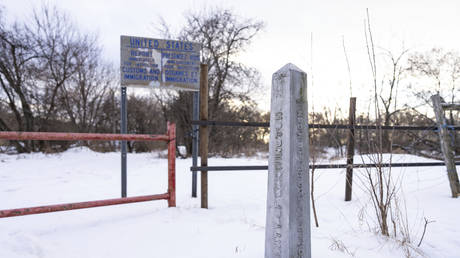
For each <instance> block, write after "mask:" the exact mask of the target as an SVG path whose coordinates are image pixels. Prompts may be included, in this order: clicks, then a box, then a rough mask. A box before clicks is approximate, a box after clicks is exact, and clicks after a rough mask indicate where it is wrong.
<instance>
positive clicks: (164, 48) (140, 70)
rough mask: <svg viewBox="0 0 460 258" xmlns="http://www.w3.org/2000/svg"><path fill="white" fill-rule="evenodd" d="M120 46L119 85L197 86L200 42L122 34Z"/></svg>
mask: <svg viewBox="0 0 460 258" xmlns="http://www.w3.org/2000/svg"><path fill="white" fill-rule="evenodd" d="M120 48H121V59H120V71H121V85H122V86H135V87H144V88H169V89H181V90H191V91H198V90H199V89H200V51H201V45H200V44H198V43H193V42H186V41H178V40H165V39H152V38H143V37H133V36H121V37H120Z"/></svg>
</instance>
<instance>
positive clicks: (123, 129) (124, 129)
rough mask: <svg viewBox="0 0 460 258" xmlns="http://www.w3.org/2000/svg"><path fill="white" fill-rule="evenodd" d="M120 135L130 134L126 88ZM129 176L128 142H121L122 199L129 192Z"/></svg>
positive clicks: (122, 92)
mask: <svg viewBox="0 0 460 258" xmlns="http://www.w3.org/2000/svg"><path fill="white" fill-rule="evenodd" d="M120 107H121V110H120V116H121V124H120V133H121V134H126V133H127V132H128V125H127V124H128V123H127V108H126V87H121V104H120ZM126 181H127V176H126V141H121V197H123V198H124V197H126V192H127V182H126Z"/></svg>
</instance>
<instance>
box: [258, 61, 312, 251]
mask: <svg viewBox="0 0 460 258" xmlns="http://www.w3.org/2000/svg"><path fill="white" fill-rule="evenodd" d="M268 161H269V162H268V194H267V221H266V227H265V257H266V258H272V257H273V258H275V257H276V258H278V257H279V258H290V257H302V258H310V257H311V240H310V238H311V235H310V198H309V196H308V194H309V192H310V184H309V176H308V173H309V169H308V166H309V162H308V112H307V74H306V73H304V72H303V71H302V70H300V69H299V68H297V67H296V66H295V65H293V64H287V65H285V66H284V67H283V68H281V69H280V70H279V71H277V72H276V73H274V74H273V77H272V92H271V110H270V145H269V159H268Z"/></svg>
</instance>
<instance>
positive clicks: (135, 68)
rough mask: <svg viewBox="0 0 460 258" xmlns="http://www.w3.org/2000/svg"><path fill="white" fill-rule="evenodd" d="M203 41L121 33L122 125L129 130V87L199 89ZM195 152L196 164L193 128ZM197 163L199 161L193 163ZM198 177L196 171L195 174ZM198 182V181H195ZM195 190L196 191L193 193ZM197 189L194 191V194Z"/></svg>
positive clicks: (123, 145) (123, 182) (123, 151)
mask: <svg viewBox="0 0 460 258" xmlns="http://www.w3.org/2000/svg"><path fill="white" fill-rule="evenodd" d="M200 51H201V44H198V43H193V42H186V41H178V40H166V39H153V38H144V37H135V36H120V53H121V58H120V72H121V77H120V79H121V86H122V87H121V127H120V131H121V133H122V134H125V133H127V108H126V106H127V105H126V87H140V88H148V89H157V88H162V89H176V90H186V91H199V90H200ZM197 99H198V94H197V93H196V92H195V93H194V108H193V119H197V116H198V109H197V108H195V105H198V102H197ZM193 129H194V130H193V134H194V137H193V141H194V147H192V148H193V151H192V152H193V153H195V155H194V162H195V163H196V153H197V137H196V134H197V133H196V131H195V129H196V126H194V128H193ZM194 166H196V164H195V165H194ZM193 178H194V180H196V174H195V175H193ZM126 181H127V172H126V141H122V143H121V196H122V197H126V196H127V194H126V192H127V186H126V185H127V183H126ZM195 185H196V183H195ZM193 191H194V192H193ZM193 193H195V196H196V187H195V190H192V195H193Z"/></svg>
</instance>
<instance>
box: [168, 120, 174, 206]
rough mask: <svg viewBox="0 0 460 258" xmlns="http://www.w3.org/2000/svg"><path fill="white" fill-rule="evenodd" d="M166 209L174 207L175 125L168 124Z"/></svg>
mask: <svg viewBox="0 0 460 258" xmlns="http://www.w3.org/2000/svg"><path fill="white" fill-rule="evenodd" d="M168 138H169V139H168V207H176V124H174V123H170V122H168Z"/></svg>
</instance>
